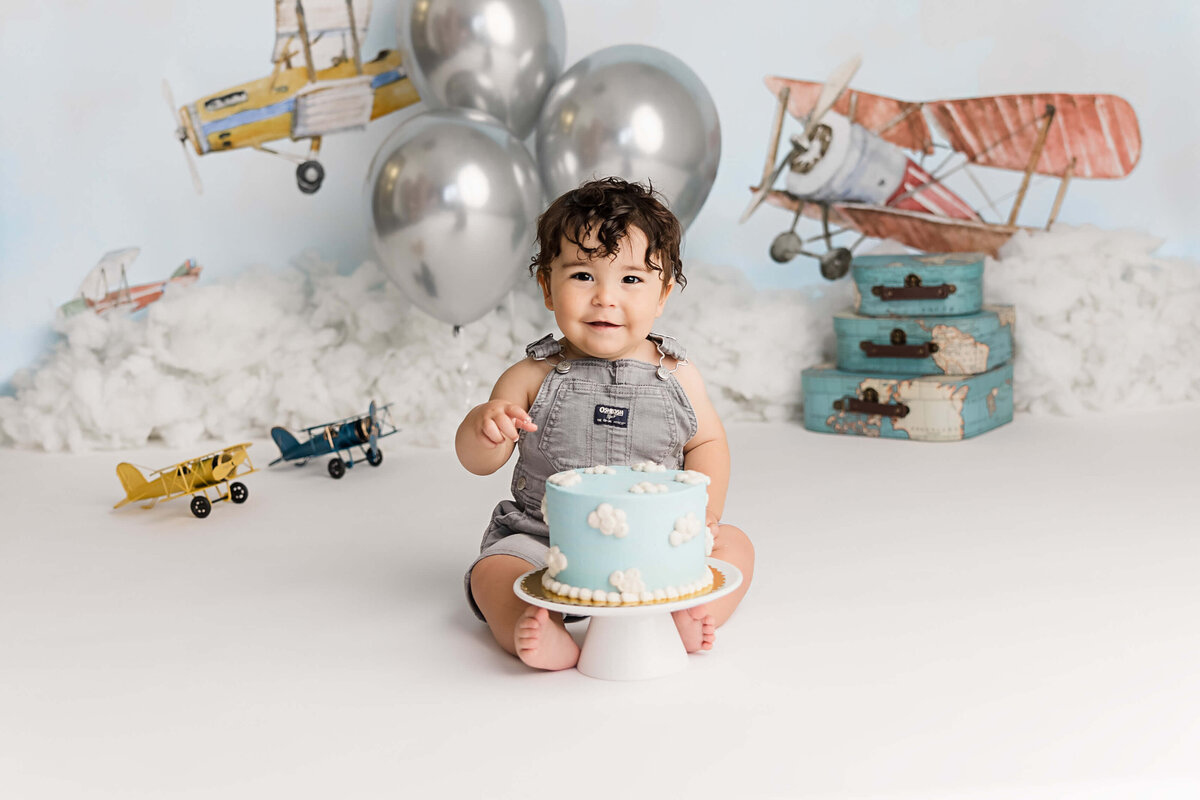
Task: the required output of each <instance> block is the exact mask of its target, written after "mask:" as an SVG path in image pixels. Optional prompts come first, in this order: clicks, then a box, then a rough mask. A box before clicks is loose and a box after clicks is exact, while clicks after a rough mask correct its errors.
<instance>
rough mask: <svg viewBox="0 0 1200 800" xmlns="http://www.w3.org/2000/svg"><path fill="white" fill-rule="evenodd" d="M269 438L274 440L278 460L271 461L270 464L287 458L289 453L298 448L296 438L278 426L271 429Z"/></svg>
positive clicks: (298, 444)
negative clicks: (277, 448)
mask: <svg viewBox="0 0 1200 800" xmlns="http://www.w3.org/2000/svg"><path fill="white" fill-rule="evenodd" d="M271 438H272V439H274V440H275V444H276V446H278V447H279V458H277V459H275V460H274V461H272V462H271V463H272V464H277V463H279V462H280V461H282V460H283V459H285V458H287V457H288V452H289V451H294V450H295V449H296V448H297V447H299V446H300V443H299V442H298V441H296V437H295V436H292V434H290V433H288V430H287V428H281V427H279V426H278V425H277V426H275V427H274V428H271Z"/></svg>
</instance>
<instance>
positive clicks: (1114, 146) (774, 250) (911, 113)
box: [742, 58, 1142, 280]
mask: <svg viewBox="0 0 1200 800" xmlns="http://www.w3.org/2000/svg"><path fill="white" fill-rule="evenodd" d="M859 63H860V60H859V59H858V58H854V59H851V60H850V61H849V62H847V63H846V64H844V65H842V67H840V68H839V69H838V70H837V71H836V72H835V73H834V75H833V76H832V77H830V79H829V80H828V81H826V82H825V83H824V84H822V83H817V82H813V81H799V80H791V79H789V78H779V77H767V78H766V79H765V83H766V85H767V88H768V89H769V90H770V91H771V92H772V93H773V94H774V95H775V96H776V97H777V98H778V99H779V104H778V107H777V109H776V114H775V121H774V126H773V128H772V132H771V139H770V143H769V145H768V154H767V163H766V166H765V168H764V170H763V177H762V181H761V183H760V184H759V185H758V186H757V187H752V188H751V191H753V192H754V197H753V198H752V200H751V202H750V205H749V207H748V208H747V209H746V212H745V213H744V214H743V215H742V221H743V222H744V221H745V220H746V219H747V218H748V217H749V216H750V215H751V214H752V213H753V212H754V210H755V209H756V208H758V206H759V205H760V204H762V203H763V202H764V201H766V202H768V203H770V204H771V205H775V206H779V207H780V208H783V209H786V210H788V211H791V212H792V213H793V215H794V216H793V219H792V225H791V228H790V229H789V230H787V231H785V232H784V233H782V234H780V235H779V236H777V237H776V238H775V240H774V241H773V242H772V244H771V257H772V258H773V259H774V260H775V261H778V262H780V263H782V262H785V261H789V260H791V259H792V258H794V257H795V256H797V255H807V256H811V257H813V258H816V259H818V260H819V261H820V264H821V274H822V275H824V276H825V277H826V278H829V279H830V280H835V279H837V278H840V277H841V276H842V275H845V274H846V271H847V270H848V269H849V267H850V260H851V254H852V251H853V249H854V248H855V247H856V246H857V245H858V244H859V243H860V242H862V241H863V239H865V238H868V237H870V238H874V239H891V240H893V241H896V242H899V243H900V244H903V245H906V246H908V247H912V248H915V249H918V250H923V251H926V252H939V253H948V252H982V253H987V254H989V255H993V256H994V255H995V254H996V252H997V251H998V250H999V249H1000V246H1001V245H1003V244H1004V243H1005V242H1006V241H1008V239H1009V237H1011V236H1012V235H1013V234H1014V233H1016V232H1017V231H1019V230H1022V229H1026V227H1025V226H1021V225H1019V224H1017V214H1018V212H1019V211H1020V209H1021V204H1022V202H1023V201H1024V199H1025V194H1026V190H1027V189H1028V188H1029V183H1030V179H1031V177H1032V176H1033V175H1034V174H1038V175H1047V176H1053V177H1056V178H1058V179H1059V186H1058V193H1057V196H1056V197H1055V199H1054V205H1053V208H1052V209H1051V211H1050V215H1049V219H1048V221H1047V222H1046V225H1045V227H1046V228H1047V229H1048V228H1049V227H1050V225H1051V224H1052V223H1053V222H1054V220H1055V218H1056V217H1057V216H1058V212H1059V210H1060V208H1061V206H1062V201H1063V197H1064V196H1065V194H1066V190H1067V185H1068V183H1070V181H1071V180H1072V179H1074V178H1120V177H1122V176H1124V175H1126V174H1128V173H1129V171H1130V170H1132V169H1133V167H1134V165H1136V164H1137V161H1138V157H1139V156H1140V155H1141V147H1142V143H1141V134H1140V132H1139V130H1138V122H1137V115H1136V114H1134V111H1133V108H1132V107H1131V106H1130V105H1129V103H1127V102H1126V101H1125V100H1123V99H1121V98H1120V97H1116V96H1114V95H1109V94H1063V93H1053V92H1051V93H1042V94H1020V95H1001V96H995V97H972V98H965V99H960V100H931V101H925V102H908V101H905V100H896V99H893V98H890V97H883V96H881V95H877V94H868V93H867V92H861V91H859V90H857V89H851V88H849V83H850V79H851V78H852V77H853V76H854V73H855V72H856V71H857V70H858V66H859ZM785 111H786V112H788V113H789V114H791V115H792V116H793V117H795V118H797V119H799V120H801V121H802V122H803V123H804V130H803V132H802V133H799V134H796V135H794V136H792V137H791V139H790V141H791V145H792V146H791V150H790V152H788V154H787V155H786V156H785V157H784V158H783V159H782V160H781V161H780V162H779V163H778V165H776V164H775V158H776V155H777V154H778V151H779V140H780V136H781V133H782V130H783V121H784V112H785ZM829 112H833V113H829ZM934 129H936V130H937V132H938V133H939V134H940V136H941V139H942V140H943V141H935V139H934V136H933V131H934ZM939 148H940V149H945V150H949V151H950V152H949V154H948V155H947V156H946V158H945V159H944V160H943V161H942V162H941V163H940V164H939V165H938V166H937V167H935V168H934V169H932V170H929V171H927V170H926V169H925V167H924V166H923V165H922V162H923V161H924V159H925V157H926V156H929V155H932V154H934V152H935V151H936V150H937V149H939ZM906 151H908V152H906ZM976 166H979V167H992V168H996V169H1002V170H1012V171H1016V172H1020V173H1023V178H1022V180H1021V184H1020V187H1019V188H1018V189H1017V190H1016V192H1015V199H1014V200H1013V203H1012V206H1011V207H1010V209H1009V211H1008V213H1007V214H1003V213H1002V212H1001V211H1000V210H999V209H998V208H997V206H996V202H997V201H996V200H993V199H992V198H990V197H988V195H987V192H986V190H985V189H984V187H983V184H982V183H981V182H980V181H979V180H978V178H977V177H976V176H975V175H973V174H972V173H971V169H972V168H973V167H976ZM785 169H786V170H787V173H788V174H787V177H786V179H785V180H786V183H785V187H786V188H785V189H782V190H780V189H775V188H773V187H774V184H775V182H776V180H778V178H779V176H780V175H781V174H782V173H783V172H784V170H785ZM958 172H965V173H966V175H967V176H968V177H970V178H971V179H972V180H973V181H974V183H975V186H976V187H977V188H978V189H979V191H980V192H981V193H982V194H983V196H984V198H985V199H986V200H987V202H988V205H989V206H990V208H991V210H992V212H993V213H994V214H995V215H996V216H997V217H998V218H1000V217H1002V218H1004V220H1005V221H1003V222H998V221H993V222H989V221H987V220H985V219H984V218H983V216H982V215H981V214H980V213H979V211H977V210H976V209H974V208H972V207H971V205H969V204H968V203H967V202H966V201H964V200H963V199H962V198H961V197H959V195H958V194H956V193H955V192H954V191H952V190H951V189H949V188H947V186H946V185H945V183H944V180H945V179H946V178H947V177H949V176H950V175H952V174H955V173H958ZM1001 199H1004V198H1001ZM801 216H806V217H810V218H813V219H818V220H820V221H821V223H822V230H821V233H820V234H818V235H816V236H812V237H810V238H809V239H807V240H805V239H801V238H800V236H799V235H798V234H797V233H796V231H795V228H796V223H797V222H798V221H799V219H800V217H801ZM831 224H832V225H835V226H837V229H836V230H832V231H831V230H830V225H831ZM846 232H857V233H858V234H859V237H858V240H857V241H855V242H854V244H853V245H851V246H850V247H835V246H834V244H833V238H834V237H835V236H837V235H840V234H842V233H846ZM818 240H824V242H825V245H826V252H825V253H822V254H817V253H812V252H809V251H808V250H807V249H806V247H805V245H806V244H808V243H809V242H812V241H818Z"/></svg>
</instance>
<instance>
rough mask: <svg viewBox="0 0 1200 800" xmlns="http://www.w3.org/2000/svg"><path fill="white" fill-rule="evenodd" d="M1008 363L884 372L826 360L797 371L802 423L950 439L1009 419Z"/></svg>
mask: <svg viewBox="0 0 1200 800" xmlns="http://www.w3.org/2000/svg"><path fill="white" fill-rule="evenodd" d="M1012 375H1013V369H1012V362H1011V361H1010V362H1007V363H1005V364H1001V365H1000V366H998V367H996V368H994V369H991V370H988V371H987V372H984V373H980V374H976V375H959V376H950V375H923V376H915V377H904V376H885V375H878V374H874V373H866V372H849V371H842V370H837V369H834V368H833V365H832V364H825V365H821V366H817V367H811V368H809V369H806V370H804V372H803V373H801V391H802V393H803V397H804V427H805V428H807V429H809V430H810V431H817V432H819V433H841V434H847V435H851V436H873V437H882V438H886V439H913V440H917V441H923V442H954V441H959V440H961V439H967V438H970V437H972V436H977V435H979V434H981V433H984V432H986V431H990V430H992V429H993V428H996V427H999V426H1000V425H1003V424H1004V423H1006V422H1010V421H1011V420H1012V413H1013V392H1012V389H1013V387H1012Z"/></svg>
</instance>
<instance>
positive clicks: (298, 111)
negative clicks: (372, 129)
mask: <svg viewBox="0 0 1200 800" xmlns="http://www.w3.org/2000/svg"><path fill="white" fill-rule="evenodd" d="M370 17H371V0H304V2H301V0H275V51H274V53H273V55H272V56H271V60H272V62H273V63H274V64H275V69H274V70H273V71H272V72H271V74H270V75H269V76H267V77H265V78H260V79H258V80H255V81H250V82H248V83H243V84H241V85H239V86H234V87H232V88H229V89H225V90H224V91H220V92H217V93H216V94H212V95H208V96H206V97H202V98H200V99H199V100H197V101H196V102H194V103H189V104H187V105H185V106H181V107H179V108H178V109H176V107H175V99H174V96H173V95H172V93H171V88H170V86H169V85H167V82H166V81H163V95H164V97H166V100H167V104H168V105H169V106H170V107H171V113H172V115H173V116H174V117H176V123H177V125H178V127H176V129H175V137H176V138H177V139H178V140H179V142H180V144H181V145H183V152H184V155H185V156H187V161H188V168H189V169H190V170H191V173H192V183H193V184H194V185H195V187H196V191H197V192H201V191H203V187H202V186H201V183H200V174H199V173H198V172H197V170H196V165H195V162H193V161H192V156H191V153H190V152H189V150H188V144H189V143H191V146H192V149H194V150H195V151H196V154H197V155H201V156H202V155H206V154H208V153H217V152H221V151H224V150H236V149H238V148H241V147H250V148H253V149H255V150H258V151H260V152H263V153H269V154H271V155H275V156H279V157H280V158H284V159H286V160H288V161H292V162H294V163H296V164H299V166H298V167H296V183H297V185H299V187H300V191H302V192H304V193H305V194H312V193H313V192H315V191H317V190H318V189H320V188H321V182H322V181H324V180H325V168H324V167H322V166H321V164H320V162H318V161H317V154H318V153H319V152H320V149H321V137H322V136H325V135H328V134H331V133H337V132H339V131H345V130H353V129H358V128H363V127H365V126H366V124H367V123H368V122H370V121H371V120H373V119H376V118H378V117H382V116H383V115H384V114H390V113H392V112H393V111H397V110H399V109H401V108H404V107H405V106H409V105H412V104H413V103H416V102H417V101H418V100H420V99H421V98H420V97H419V96H418V95H417V90H416V89H415V88H414V87H413V85H412V82H411V81H410V80H409V79H408V73H407V72H406V71H405V70H404V68H403V67H402V66H401V65H400V54H399V53H398V52H397V51H395V50H383V51H381V52H380V53H379V55H378V56H376V57H375V58H374V60H372V61H368V62H366V63H364V62H363V60H362V54H361V52H360V42H361V41H362V39H363V37H364V36H366V33H367V26H368V23H369V22H370ZM285 138H290V139H291V140H292V141H300V140H302V139H308V140H309V150H308V154H307V156H302V155H296V154H292V153H284V152H280V151H278V150H273V149H271V148H268V147H265V146H264V144H265V143H267V142H272V141H275V140H277V139H285Z"/></svg>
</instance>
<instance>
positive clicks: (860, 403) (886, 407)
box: [833, 389, 908, 417]
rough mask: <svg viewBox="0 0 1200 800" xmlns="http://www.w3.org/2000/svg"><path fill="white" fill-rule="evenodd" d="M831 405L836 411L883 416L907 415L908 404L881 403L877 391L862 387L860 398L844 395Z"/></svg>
mask: <svg viewBox="0 0 1200 800" xmlns="http://www.w3.org/2000/svg"><path fill="white" fill-rule="evenodd" d="M833 407H834V408H835V409H836V410H838V411H850V412H853V413H856V414H879V415H882V416H885V417H907V416H908V406H906V405H904V404H903V403H896V404H892V403H881V402H879V392H877V391H875V390H874V389H863V396H862V399H861V400H860V399H858V398H857V397H850V396H849V395H847V396H846V397H843V398H841V399H840V400H834V401H833Z"/></svg>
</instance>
